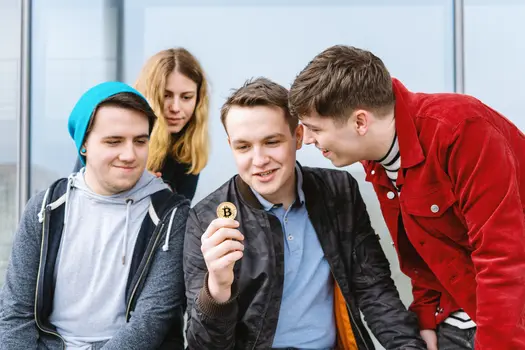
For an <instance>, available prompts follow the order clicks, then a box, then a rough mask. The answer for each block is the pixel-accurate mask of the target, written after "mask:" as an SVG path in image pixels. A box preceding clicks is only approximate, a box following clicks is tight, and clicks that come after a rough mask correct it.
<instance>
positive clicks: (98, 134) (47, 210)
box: [0, 82, 189, 350]
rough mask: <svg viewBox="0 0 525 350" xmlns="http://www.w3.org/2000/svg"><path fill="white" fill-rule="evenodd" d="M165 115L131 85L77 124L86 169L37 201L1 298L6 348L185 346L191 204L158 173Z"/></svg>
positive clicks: (85, 109)
mask: <svg viewBox="0 0 525 350" xmlns="http://www.w3.org/2000/svg"><path fill="white" fill-rule="evenodd" d="M155 120H156V118H155V114H154V112H153V110H152V109H151V108H150V106H149V105H148V102H147V101H146V99H145V98H144V97H143V96H142V95H141V94H140V93H139V92H137V91H136V90H134V89H133V88H131V87H130V86H128V85H126V84H123V83H119V82H106V83H102V84H99V85H97V86H95V87H93V88H91V89H90V90H88V91H87V92H86V93H85V94H84V95H83V96H82V97H81V98H80V100H79V101H78V102H77V104H76V106H75V107H74V109H73V111H72V112H71V115H70V117H69V121H68V128H69V133H70V135H71V137H72V139H73V140H74V142H75V146H76V148H77V151H78V154H79V156H80V159H81V161H82V163H83V165H84V168H82V170H81V171H80V172H77V173H74V174H72V175H70V176H69V177H68V178H67V179H60V180H57V181H56V182H55V183H53V184H52V185H51V186H50V187H49V188H48V189H47V190H46V191H43V192H42V193H39V194H37V195H36V196H34V197H33V198H31V200H30V201H29V202H28V204H27V206H26V209H25V212H24V214H23V216H22V219H21V222H20V225H19V227H18V230H17V232H16V235H15V240H14V244H13V250H12V254H11V258H10V261H9V265H8V269H7V275H6V281H5V284H4V286H3V288H2V290H1V291H0V349H51V350H54V349H67V350H70V349H74V350H81V349H82V350H87V349H90V350H94V349H107V350H110V349H141V350H142V349H165V348H166V349H167V348H169V349H183V348H184V338H183V322H184V321H183V314H184V312H185V307H186V304H185V295H184V280H183V272H182V248H183V239H184V231H185V225H186V219H187V216H188V211H189V201H188V200H186V199H184V197H182V196H180V195H176V194H174V193H172V192H171V191H170V189H169V188H168V186H167V185H165V184H164V183H163V181H162V179H159V178H157V177H155V176H154V175H152V174H150V173H149V172H148V171H147V170H146V169H145V168H146V162H147V157H148V142H149V135H150V133H151V130H152V128H153V124H154V122H155Z"/></svg>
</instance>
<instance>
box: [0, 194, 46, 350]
mask: <svg viewBox="0 0 525 350" xmlns="http://www.w3.org/2000/svg"><path fill="white" fill-rule="evenodd" d="M43 197H44V196H43V193H41V194H40V195H37V196H35V197H34V198H32V199H31V200H30V201H29V202H28V204H27V205H26V209H25V211H24V214H23V216H22V220H21V222H20V225H19V227H18V230H17V232H16V235H15V237H14V242H13V248H12V253H11V258H10V260H9V265H8V267H7V274H6V280H5V284H4V286H3V288H2V290H1V291H0V349H2V350H9V349H13V350H14V349H36V348H37V342H38V329H37V326H36V323H35V314H34V310H35V290H36V281H37V275H38V265H39V261H40V242H41V240H42V237H41V231H42V224H41V223H39V222H38V217H37V215H38V211H39V209H40V205H41V203H42V200H43Z"/></svg>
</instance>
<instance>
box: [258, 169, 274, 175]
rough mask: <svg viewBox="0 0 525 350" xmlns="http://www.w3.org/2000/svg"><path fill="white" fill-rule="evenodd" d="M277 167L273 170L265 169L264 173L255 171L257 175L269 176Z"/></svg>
mask: <svg viewBox="0 0 525 350" xmlns="http://www.w3.org/2000/svg"><path fill="white" fill-rule="evenodd" d="M276 171H277V169H272V170H268V171H264V172H262V173H255V174H254V175H255V176H262V177H265V176H269V175H271V174H273V173H274V172H276Z"/></svg>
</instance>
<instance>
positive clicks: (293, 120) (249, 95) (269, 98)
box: [221, 77, 299, 134]
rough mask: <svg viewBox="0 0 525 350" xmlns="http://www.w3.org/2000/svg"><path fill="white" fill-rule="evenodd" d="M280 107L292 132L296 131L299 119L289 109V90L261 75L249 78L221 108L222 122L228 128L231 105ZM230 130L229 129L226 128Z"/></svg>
mask: <svg viewBox="0 0 525 350" xmlns="http://www.w3.org/2000/svg"><path fill="white" fill-rule="evenodd" d="M234 106H238V107H256V106H268V107H278V108H281V109H282V110H283V111H284V115H285V118H286V122H287V123H288V126H289V127H290V131H291V132H292V134H293V133H294V132H295V129H296V128H297V125H298V124H299V121H298V119H297V117H296V116H293V115H292V114H291V113H290V110H289V109H288V90H287V89H286V88H285V87H284V86H282V85H279V84H277V83H275V82H273V81H271V80H270V79H267V78H264V77H259V78H257V79H249V80H247V81H246V82H245V83H244V85H243V86H242V87H241V88H239V89H237V90H235V91H234V92H233V93H232V94H231V95H230V97H228V99H227V100H226V102H225V103H224V104H223V105H222V108H221V122H222V125H223V126H224V129H225V130H226V116H227V115H228V112H229V111H230V108H231V107H234ZM226 132H228V130H226Z"/></svg>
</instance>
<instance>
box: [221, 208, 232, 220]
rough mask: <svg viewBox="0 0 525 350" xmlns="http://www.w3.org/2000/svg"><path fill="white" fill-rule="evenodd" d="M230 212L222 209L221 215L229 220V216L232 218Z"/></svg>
mask: <svg viewBox="0 0 525 350" xmlns="http://www.w3.org/2000/svg"><path fill="white" fill-rule="evenodd" d="M232 214H233V213H232V210H231V209H230V208H228V207H224V208H222V215H224V217H225V218H229V217H230V216H232Z"/></svg>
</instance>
